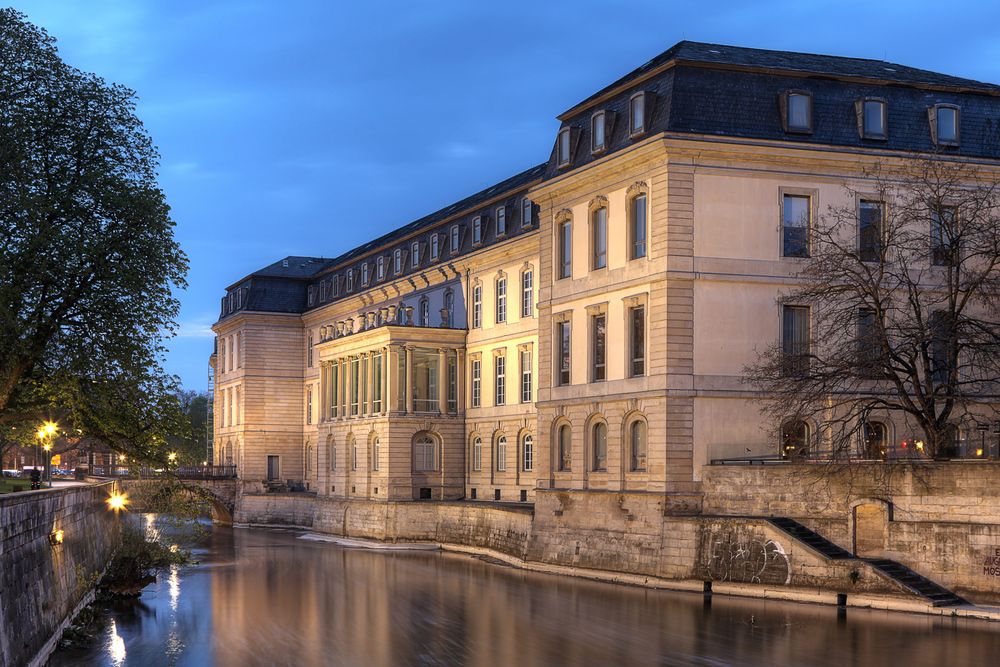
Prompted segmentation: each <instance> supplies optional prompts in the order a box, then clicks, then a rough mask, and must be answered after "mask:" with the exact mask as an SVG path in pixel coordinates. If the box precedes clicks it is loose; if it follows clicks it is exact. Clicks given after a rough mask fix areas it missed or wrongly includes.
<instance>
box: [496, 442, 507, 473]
mask: <svg viewBox="0 0 1000 667" xmlns="http://www.w3.org/2000/svg"><path fill="white" fill-rule="evenodd" d="M505 470H507V436H504V435H501V436H500V437H499V438H497V472H504V471H505Z"/></svg>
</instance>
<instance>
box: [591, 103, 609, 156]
mask: <svg viewBox="0 0 1000 667" xmlns="http://www.w3.org/2000/svg"><path fill="white" fill-rule="evenodd" d="M606 130H607V114H605V112H604V111H598V112H597V113H595V114H594V115H593V116H591V117H590V152H591V153H600V152H601V151H603V150H605V149H607V147H608V138H607V136H606V135H607V132H606Z"/></svg>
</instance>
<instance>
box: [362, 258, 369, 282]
mask: <svg viewBox="0 0 1000 667" xmlns="http://www.w3.org/2000/svg"><path fill="white" fill-rule="evenodd" d="M361 284H362V285H367V284H368V263H367V262H365V263H364V264H362V265H361Z"/></svg>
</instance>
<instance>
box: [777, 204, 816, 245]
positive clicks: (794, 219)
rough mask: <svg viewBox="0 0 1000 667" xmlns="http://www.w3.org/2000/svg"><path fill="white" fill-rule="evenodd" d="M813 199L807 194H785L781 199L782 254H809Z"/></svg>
mask: <svg viewBox="0 0 1000 667" xmlns="http://www.w3.org/2000/svg"><path fill="white" fill-rule="evenodd" d="M811 215H812V201H811V199H810V198H809V197H808V196H806V195H784V196H783V197H782V200H781V225H782V231H781V254H782V256H784V257H808V256H809V221H810V217H811Z"/></svg>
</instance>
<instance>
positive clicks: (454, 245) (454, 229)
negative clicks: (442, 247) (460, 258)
mask: <svg viewBox="0 0 1000 667" xmlns="http://www.w3.org/2000/svg"><path fill="white" fill-rule="evenodd" d="M458 234H459V231H458V225H452V226H451V253H452V254H455V253H456V252H458V240H459V236H458Z"/></svg>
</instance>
